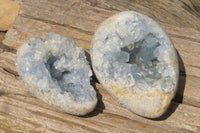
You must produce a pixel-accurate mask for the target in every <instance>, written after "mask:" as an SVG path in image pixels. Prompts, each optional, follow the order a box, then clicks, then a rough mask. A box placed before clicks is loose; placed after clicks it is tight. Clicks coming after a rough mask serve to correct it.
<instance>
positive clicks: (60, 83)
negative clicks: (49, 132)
mask: <svg viewBox="0 0 200 133" xmlns="http://www.w3.org/2000/svg"><path fill="white" fill-rule="evenodd" d="M16 68H17V70H18V73H19V75H20V78H21V79H22V80H23V82H24V83H25V85H26V86H27V88H28V89H29V90H30V92H31V93H33V94H34V95H35V96H36V97H37V98H39V99H41V100H43V101H44V102H46V103H48V104H49V105H51V106H53V107H55V108H57V109H59V110H61V111H64V112H67V113H70V114H74V115H85V114H87V113H89V112H91V111H92V110H93V109H94V108H95V106H96V104H97V98H96V92H95V90H94V88H93V87H92V86H91V85H90V77H91V75H92V71H91V69H90V66H89V64H88V62H87V60H86V57H85V53H84V50H83V49H82V48H80V47H78V45H77V44H75V43H74V42H73V41H72V40H70V39H68V38H66V37H64V36H61V35H59V34H56V33H53V32H51V33H49V34H48V35H47V37H46V39H45V40H44V41H43V40H42V39H41V38H39V37H36V38H33V39H31V40H30V41H28V42H26V43H25V44H23V45H22V46H21V47H20V48H19V49H18V51H17V59H16Z"/></svg>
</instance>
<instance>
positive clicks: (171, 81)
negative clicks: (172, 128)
mask: <svg viewBox="0 0 200 133" xmlns="http://www.w3.org/2000/svg"><path fill="white" fill-rule="evenodd" d="M91 59H92V66H93V69H94V72H95V74H96V76H97V78H98V80H99V81H100V83H101V84H102V85H103V86H104V88H105V89H106V90H107V91H108V93H109V94H110V95H111V96H113V97H114V99H116V100H117V101H118V103H120V104H121V105H122V106H124V107H126V108H127V109H129V110H130V111H132V112H134V113H136V114H138V115H141V116H144V117H149V118H156V117H159V116H161V115H162V114H163V113H164V112H165V111H166V110H167V108H168V106H169V104H170V102H171V100H172V98H173V97H174V95H175V93H176V90H177V83H178V75H179V68H178V59H177V53H176V50H175V48H174V47H173V45H172V43H171V41H170V40H169V38H168V37H167V35H166V33H165V32H164V31H163V30H162V28H161V27H160V26H159V25H158V24H157V23H156V22H155V21H154V20H152V19H151V18H149V17H147V16H144V15H142V14H139V13H137V12H134V11H125V12H121V13H118V14H116V15H114V16H112V17H110V18H108V19H107V20H105V21H104V22H103V23H102V24H101V25H100V26H99V28H98V30H97V31H96V33H95V35H94V38H93V41H92V45H91Z"/></svg>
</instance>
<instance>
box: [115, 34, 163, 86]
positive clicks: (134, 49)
mask: <svg viewBox="0 0 200 133" xmlns="http://www.w3.org/2000/svg"><path fill="white" fill-rule="evenodd" d="M124 45H125V46H124V47H122V48H121V51H120V54H119V56H118V57H117V61H119V62H120V63H129V64H136V67H137V69H140V73H142V74H141V75H140V77H141V78H143V79H144V80H145V79H146V81H147V83H148V84H152V82H153V81H154V80H158V79H160V78H161V73H159V72H158V71H157V69H156V66H157V64H158V63H159V59H158V55H155V54H154V52H155V50H156V48H157V47H159V46H160V43H159V42H158V40H157V38H156V37H155V36H154V35H153V34H152V33H149V34H148V35H147V36H145V37H144V38H143V39H142V40H140V41H137V42H134V43H133V44H128V45H126V44H124Z"/></svg>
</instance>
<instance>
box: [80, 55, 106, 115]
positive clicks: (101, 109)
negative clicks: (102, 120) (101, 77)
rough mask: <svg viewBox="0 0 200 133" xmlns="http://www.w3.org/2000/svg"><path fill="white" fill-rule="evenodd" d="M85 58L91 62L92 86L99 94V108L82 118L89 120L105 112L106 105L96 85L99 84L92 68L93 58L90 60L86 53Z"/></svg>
mask: <svg viewBox="0 0 200 133" xmlns="http://www.w3.org/2000/svg"><path fill="white" fill-rule="evenodd" d="M85 56H86V59H87V61H88V62H89V65H90V67H91V70H92V74H93V75H92V79H91V81H90V82H91V85H92V86H93V88H94V89H95V91H96V93H97V99H98V101H97V106H96V108H95V109H94V111H92V112H91V113H89V114H87V115H85V116H81V117H83V118H88V117H93V116H96V115H98V114H99V113H102V112H103V110H104V109H105V105H104V103H103V101H102V95H101V94H100V93H99V90H98V89H97V88H96V83H99V81H98V79H97V78H96V75H95V73H94V71H93V68H92V64H91V58H90V54H89V53H88V52H87V51H85Z"/></svg>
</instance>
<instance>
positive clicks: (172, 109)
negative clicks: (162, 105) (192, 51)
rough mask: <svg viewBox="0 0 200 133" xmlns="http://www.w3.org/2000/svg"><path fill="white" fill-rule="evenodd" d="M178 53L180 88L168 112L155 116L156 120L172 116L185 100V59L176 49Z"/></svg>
mask: <svg viewBox="0 0 200 133" xmlns="http://www.w3.org/2000/svg"><path fill="white" fill-rule="evenodd" d="M176 52H177V55H178V61H179V81H178V88H177V92H176V95H175V97H174V99H173V100H172V102H171V104H170V106H169V108H168V110H167V112H165V113H164V114H163V115H162V116H161V117H159V118H155V119H152V120H156V121H162V120H166V119H167V118H168V117H170V116H171V115H172V114H173V113H174V112H175V111H176V109H177V108H178V106H179V104H181V103H182V102H183V93H184V89H185V83H186V73H185V67H184V64H183V60H182V58H181V56H180V54H179V52H178V51H177V50H176Z"/></svg>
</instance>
